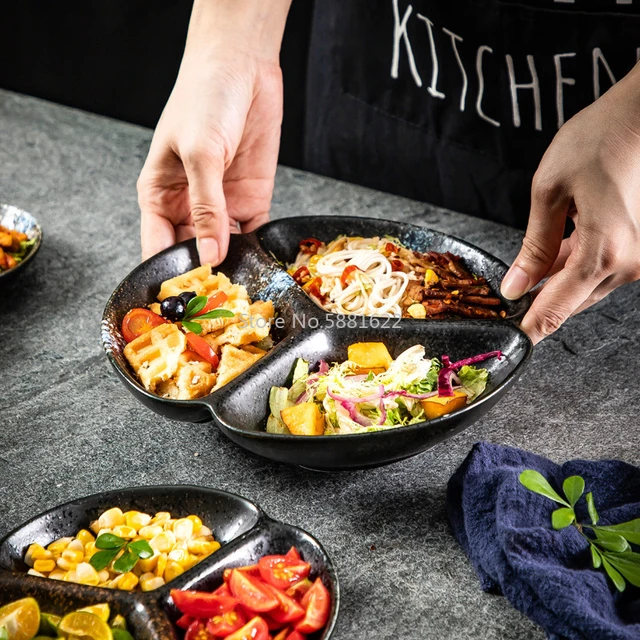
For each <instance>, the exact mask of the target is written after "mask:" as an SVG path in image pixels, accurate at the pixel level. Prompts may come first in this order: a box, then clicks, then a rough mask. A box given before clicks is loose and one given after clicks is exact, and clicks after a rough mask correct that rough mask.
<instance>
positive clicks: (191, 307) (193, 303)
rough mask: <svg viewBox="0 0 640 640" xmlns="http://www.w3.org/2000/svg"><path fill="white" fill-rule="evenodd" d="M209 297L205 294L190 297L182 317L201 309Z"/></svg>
mask: <svg viewBox="0 0 640 640" xmlns="http://www.w3.org/2000/svg"><path fill="white" fill-rule="evenodd" d="M208 301H209V298H207V296H196V297H195V298H191V300H189V302H188V303H187V308H186V309H185V313H184V317H185V318H186V317H187V316H192V315H193V314H194V313H198V311H202V310H203V309H204V308H205V306H206V305H207V302H208Z"/></svg>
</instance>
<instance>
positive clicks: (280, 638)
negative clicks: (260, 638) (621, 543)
mask: <svg viewBox="0 0 640 640" xmlns="http://www.w3.org/2000/svg"><path fill="white" fill-rule="evenodd" d="M290 631H291V629H289V627H285V628H284V629H283V630H282V631H280V633H279V634H278V635H277V636H274V637H273V640H286V637H287V636H288V635H289V632H290Z"/></svg>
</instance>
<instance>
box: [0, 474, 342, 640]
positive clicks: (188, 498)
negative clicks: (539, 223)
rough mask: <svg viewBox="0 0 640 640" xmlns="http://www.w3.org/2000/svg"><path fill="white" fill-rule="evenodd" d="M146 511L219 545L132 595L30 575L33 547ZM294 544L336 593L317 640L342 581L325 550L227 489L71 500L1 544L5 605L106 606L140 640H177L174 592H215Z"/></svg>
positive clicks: (149, 490) (324, 634) (324, 637)
mask: <svg viewBox="0 0 640 640" xmlns="http://www.w3.org/2000/svg"><path fill="white" fill-rule="evenodd" d="M114 506H117V507H120V508H121V509H122V510H123V511H128V510H137V511H142V512H144V513H156V512H158V511H170V512H171V513H172V514H173V515H175V516H176V517H186V516H187V515H189V514H196V515H198V516H200V518H201V519H202V521H203V522H204V523H205V524H206V525H207V526H209V528H211V529H212V531H213V535H214V537H215V539H216V540H217V541H218V542H220V543H221V545H222V546H221V548H220V549H219V550H218V551H216V552H215V553H213V554H212V555H211V556H209V557H208V558H205V559H204V560H202V561H201V562H199V563H198V564H197V565H195V566H194V567H192V568H191V569H189V570H187V571H185V572H184V573H183V574H182V575H181V576H179V577H177V578H175V579H174V580H172V581H171V582H169V583H168V584H167V585H165V586H164V587H161V588H160V589H156V590H154V591H148V592H144V593H143V592H127V591H118V590H113V589H104V588H101V587H92V586H86V585H79V584H73V583H70V582H62V581H59V580H50V579H48V578H39V577H35V576H29V575H26V573H25V572H26V571H27V569H28V567H27V566H26V565H25V564H24V561H23V558H24V554H25V552H26V550H27V548H28V546H29V545H30V544H31V543H33V542H37V543H39V544H41V545H43V546H45V547H46V546H47V545H48V544H50V543H51V542H53V541H54V540H57V539H58V538H62V537H65V536H74V535H75V534H76V533H77V532H78V531H79V530H80V529H88V528H89V524H90V523H91V521H93V520H95V519H96V518H97V517H98V516H99V515H100V514H101V513H102V512H104V511H105V510H107V509H109V508H111V507H114ZM292 546H295V547H296V548H297V549H298V551H299V552H300V553H301V555H302V557H303V558H304V559H305V560H306V561H307V562H309V563H310V564H311V576H312V577H314V578H315V577H320V578H321V580H322V582H323V583H324V585H325V586H326V587H327V589H328V590H329V593H330V594H331V612H330V614H329V621H328V622H327V625H326V627H325V628H324V630H323V631H321V632H318V633H316V634H314V636H310V638H312V640H328V638H329V637H330V636H331V633H332V631H333V628H334V626H335V623H336V619H337V616H338V606H339V599H340V590H339V586H338V577H337V575H336V572H335V570H334V568H333V565H332V563H331V560H330V559H329V556H328V555H327V553H326V551H325V550H324V549H323V547H322V545H321V544H320V543H319V542H318V541H317V540H316V539H315V538H313V537H312V536H311V535H309V534H308V533H307V532H305V531H303V530H302V529H299V528H297V527H294V526H292V525H288V524H284V523H282V522H278V521H276V520H272V519H271V518H269V517H268V516H267V515H266V514H265V513H264V512H263V511H262V510H261V509H260V507H258V506H257V505H255V504H253V503H252V502H250V501H249V500H246V499H245V498H242V497H240V496H237V495H235V494H232V493H228V492H226V491H218V490H214V489H206V488H203V487H192V486H160V487H137V488H131V489H123V490H118V491H111V492H108V493H100V494H96V495H93V496H89V497H86V498H81V499H79V500H74V501H72V502H68V503H66V504H63V505H61V506H59V507H56V508H54V509H51V510H50V511H46V512H45V513H42V514H40V515H38V516H36V517H35V518H33V519H32V520H29V521H28V522H26V523H25V524H23V525H21V526H20V527H18V528H17V529H15V530H14V531H13V532H11V533H10V534H9V535H7V536H6V537H5V538H4V539H3V540H2V541H1V542H0V606H2V605H3V604H6V603H8V602H11V601H14V600H17V599H19V598H25V597H28V596H31V597H34V598H35V599H36V600H37V601H38V603H39V605H40V608H41V610H42V611H43V612H46V613H52V614H54V615H64V614H66V613H70V612H71V611H74V610H76V609H78V608H80V607H86V606H90V605H94V604H100V603H108V604H109V605H110V607H111V610H112V613H113V614H120V615H123V616H124V617H125V619H126V620H127V624H128V629H129V631H130V632H131V634H132V635H133V636H134V638H136V640H175V639H177V638H178V637H179V634H178V632H177V631H176V627H175V626H174V624H173V623H175V621H176V620H177V619H178V618H179V617H180V615H181V614H180V613H179V612H178V610H177V609H176V607H175V605H174V604H173V601H172V600H171V597H170V591H171V589H194V590H203V591H213V590H214V589H215V588H216V587H218V586H219V585H220V584H221V583H222V574H223V572H224V570H225V569H228V568H232V567H240V566H245V565H250V564H254V563H256V562H257V561H258V559H259V558H260V557H261V556H263V555H268V554H284V553H286V552H287V551H288V550H289V549H290V548H291V547H292Z"/></svg>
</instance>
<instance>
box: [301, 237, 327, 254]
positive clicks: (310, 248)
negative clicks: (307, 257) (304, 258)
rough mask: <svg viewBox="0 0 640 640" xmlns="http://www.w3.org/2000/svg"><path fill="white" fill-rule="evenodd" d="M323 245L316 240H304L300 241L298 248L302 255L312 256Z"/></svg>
mask: <svg viewBox="0 0 640 640" xmlns="http://www.w3.org/2000/svg"><path fill="white" fill-rule="evenodd" d="M323 244H324V243H323V242H322V241H321V240H318V239H317V238H306V239H305V240H300V244H299V245H298V246H299V247H300V251H302V253H308V254H313V253H318V249H319V248H320V247H321V246H322V245H323Z"/></svg>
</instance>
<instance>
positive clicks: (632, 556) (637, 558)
mask: <svg viewBox="0 0 640 640" xmlns="http://www.w3.org/2000/svg"><path fill="white" fill-rule="evenodd" d="M607 560H608V561H609V562H610V563H611V564H612V565H613V566H614V567H615V568H616V569H617V570H618V571H619V572H620V573H621V574H622V575H623V576H624V578H626V580H627V582H630V583H631V584H632V585H633V586H634V587H640V553H632V552H629V551H628V552H626V553H608V554H607Z"/></svg>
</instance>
